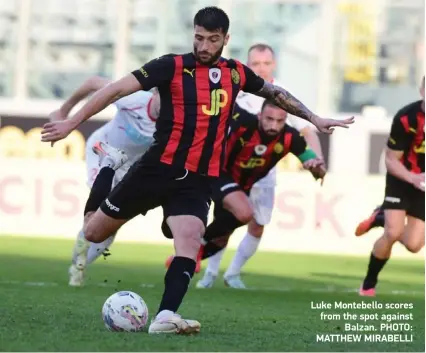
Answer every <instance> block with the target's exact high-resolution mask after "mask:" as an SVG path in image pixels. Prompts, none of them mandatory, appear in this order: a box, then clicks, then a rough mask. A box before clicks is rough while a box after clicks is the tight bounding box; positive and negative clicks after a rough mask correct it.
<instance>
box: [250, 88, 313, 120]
mask: <svg viewBox="0 0 426 353" xmlns="http://www.w3.org/2000/svg"><path fill="white" fill-rule="evenodd" d="M254 94H255V95H257V96H260V97H263V98H266V99H269V100H272V101H274V102H275V104H276V105H277V106H278V107H280V108H281V109H284V110H285V111H286V112H287V113H290V114H292V115H296V116H298V117H299V118H302V119H305V120H307V121H309V122H310V123H312V124H314V125H315V119H316V118H317V116H316V115H315V114H314V113H312V112H311V111H310V110H309V109H308V108H307V107H306V106H305V105H304V104H303V103H302V102H300V101H299V100H298V99H297V98H296V97H294V96H293V95H292V94H291V93H290V92H289V91H287V90H285V89H284V88H282V87H279V86H276V85H273V84H272V83H269V82H266V81H265V83H264V85H263V87H262V89H261V90H260V91H258V92H255V93H254Z"/></svg>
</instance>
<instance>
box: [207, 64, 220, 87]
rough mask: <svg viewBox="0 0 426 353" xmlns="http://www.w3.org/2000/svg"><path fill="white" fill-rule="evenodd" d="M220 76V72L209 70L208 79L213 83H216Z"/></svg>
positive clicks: (215, 69)
mask: <svg viewBox="0 0 426 353" xmlns="http://www.w3.org/2000/svg"><path fill="white" fill-rule="evenodd" d="M221 76H222V72H221V71H220V69H217V68H214V69H210V70H209V78H210V81H212V82H213V83H218V82H219V81H220V77H221Z"/></svg>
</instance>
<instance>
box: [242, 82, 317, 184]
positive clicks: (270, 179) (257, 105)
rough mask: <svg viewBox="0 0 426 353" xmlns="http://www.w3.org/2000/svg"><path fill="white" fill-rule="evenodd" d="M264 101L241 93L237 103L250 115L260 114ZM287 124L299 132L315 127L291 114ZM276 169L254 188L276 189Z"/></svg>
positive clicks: (278, 84) (252, 95)
mask: <svg viewBox="0 0 426 353" xmlns="http://www.w3.org/2000/svg"><path fill="white" fill-rule="evenodd" d="M273 84H274V85H277V86H280V87H283V88H284V86H283V85H282V84H281V83H279V82H277V81H275V80H274V81H273ZM264 100H265V98H262V97H259V96H256V95H254V94H251V93H246V92H243V91H240V93H239V94H238V96H237V99H236V103H237V104H238V105H239V106H240V107H241V108H242V109H244V110H247V111H248V112H249V113H251V114H258V113H259V112H260V110H261V109H262V104H263V102H264ZM286 124H288V125H290V126H292V127H294V128H295V129H296V130H299V131H301V130H303V129H304V128H305V127H309V126H312V127H313V125H312V124H311V123H310V122H308V121H306V120H304V119H301V118H299V117H297V116H294V115H290V114H289V115H288V116H287V121H286ZM276 168H277V167H276V166H275V167H274V168H272V169H271V170H270V171H269V173H268V174H267V175H266V176H265V177H263V178H262V179H260V180H259V181H258V182H257V183H255V184H254V185H253V187H263V188H266V187H275V185H277V169H276Z"/></svg>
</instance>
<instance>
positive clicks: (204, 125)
mask: <svg viewBox="0 0 426 353" xmlns="http://www.w3.org/2000/svg"><path fill="white" fill-rule="evenodd" d="M195 85H196V86H195V87H196V90H197V121H196V123H195V124H196V125H195V132H194V138H193V140H192V144H191V147H190V149H189V151H188V156H187V158H186V162H185V168H186V169H189V170H191V171H196V170H197V169H198V164H199V163H200V158H201V154H202V153H203V147H204V142H205V141H206V137H207V132H208V128H209V121H210V117H209V116H207V115H205V114H204V113H203V108H202V107H203V105H206V106H207V107H210V102H211V99H210V83H209V68H208V67H206V66H202V65H200V64H199V63H198V62H197V63H196V69H195Z"/></svg>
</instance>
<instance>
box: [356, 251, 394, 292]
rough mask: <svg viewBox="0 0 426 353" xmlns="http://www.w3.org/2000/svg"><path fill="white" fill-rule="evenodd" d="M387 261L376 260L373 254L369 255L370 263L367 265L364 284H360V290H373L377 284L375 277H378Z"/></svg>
mask: <svg viewBox="0 0 426 353" xmlns="http://www.w3.org/2000/svg"><path fill="white" fill-rule="evenodd" d="M388 260H389V259H383V260H382V259H378V258H377V257H375V256H374V254H373V253H371V255H370V262H369V264H368V271H367V276H365V279H364V283H363V284H362V289H371V288H375V287H376V284H377V277H378V276H379V273H380V271H381V270H382V268H383V266H385V264H386V262H387V261H388Z"/></svg>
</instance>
